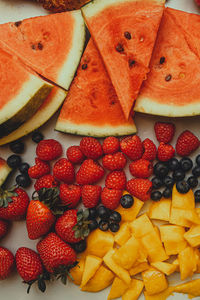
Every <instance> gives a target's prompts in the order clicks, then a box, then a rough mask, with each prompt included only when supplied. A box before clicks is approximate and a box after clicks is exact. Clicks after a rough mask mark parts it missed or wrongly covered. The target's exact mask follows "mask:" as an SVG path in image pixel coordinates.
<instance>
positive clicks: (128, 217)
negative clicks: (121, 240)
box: [116, 192, 144, 222]
mask: <svg viewBox="0 0 200 300" xmlns="http://www.w3.org/2000/svg"><path fill="white" fill-rule="evenodd" d="M123 194H128V192H124V193H123ZM143 205H144V202H143V201H141V200H139V199H137V198H135V197H134V203H133V205H132V206H131V207H130V208H128V209H127V208H123V207H122V206H121V205H119V206H118V207H117V209H116V211H118V212H119V213H120V214H121V217H122V221H123V222H130V221H133V220H135V218H136V217H137V215H138V214H139V212H140V210H141V208H142V207H143Z"/></svg>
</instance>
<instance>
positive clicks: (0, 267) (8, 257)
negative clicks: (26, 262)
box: [0, 247, 15, 280]
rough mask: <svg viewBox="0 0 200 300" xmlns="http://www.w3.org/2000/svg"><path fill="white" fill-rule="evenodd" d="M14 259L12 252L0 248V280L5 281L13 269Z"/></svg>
mask: <svg viewBox="0 0 200 300" xmlns="http://www.w3.org/2000/svg"><path fill="white" fill-rule="evenodd" d="M14 262H15V258H14V255H13V254H12V252H11V251H10V250H8V249H6V248H4V247H0V280H3V279H6V278H7V277H8V276H9V275H10V273H11V272H12V271H13V269H14Z"/></svg>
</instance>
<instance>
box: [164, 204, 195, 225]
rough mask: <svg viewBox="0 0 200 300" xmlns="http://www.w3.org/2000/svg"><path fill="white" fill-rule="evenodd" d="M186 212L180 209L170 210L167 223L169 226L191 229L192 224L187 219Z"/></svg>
mask: <svg viewBox="0 0 200 300" xmlns="http://www.w3.org/2000/svg"><path fill="white" fill-rule="evenodd" d="M187 212H188V211H187V210H186V209H185V210H184V209H181V208H175V207H172V208H171V213H170V218H169V222H170V223H171V224H175V225H179V226H183V227H191V226H192V222H191V221H189V220H188V219H187Z"/></svg>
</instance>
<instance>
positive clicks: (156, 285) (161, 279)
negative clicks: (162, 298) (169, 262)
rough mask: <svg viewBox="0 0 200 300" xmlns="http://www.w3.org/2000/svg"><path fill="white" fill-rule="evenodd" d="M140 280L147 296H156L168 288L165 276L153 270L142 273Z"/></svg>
mask: <svg viewBox="0 0 200 300" xmlns="http://www.w3.org/2000/svg"><path fill="white" fill-rule="evenodd" d="M142 278H143V281H144V286H145V289H146V292H147V293H148V295H154V294H158V293H160V292H162V291H164V290H166V289H167V288H168V282H167V279H166V277H165V275H164V274H163V273H162V272H160V271H158V270H156V269H154V268H150V269H148V270H146V271H144V272H142Z"/></svg>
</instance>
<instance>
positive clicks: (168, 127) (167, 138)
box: [154, 122, 175, 144]
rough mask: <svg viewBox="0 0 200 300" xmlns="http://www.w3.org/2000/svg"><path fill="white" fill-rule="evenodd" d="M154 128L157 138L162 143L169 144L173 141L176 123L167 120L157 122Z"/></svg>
mask: <svg viewBox="0 0 200 300" xmlns="http://www.w3.org/2000/svg"><path fill="white" fill-rule="evenodd" d="M154 130H155V134H156V138H157V140H158V141H159V142H160V143H161V142H163V143H165V144H168V143H170V142H171V141H172V139H173V137H174V133H175V125H174V124H173V123H167V122H156V123H155V125H154Z"/></svg>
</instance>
